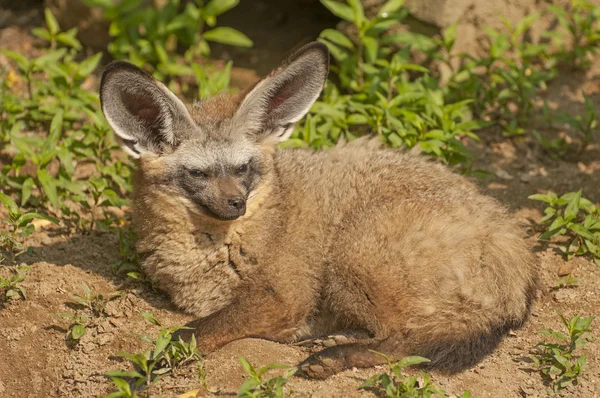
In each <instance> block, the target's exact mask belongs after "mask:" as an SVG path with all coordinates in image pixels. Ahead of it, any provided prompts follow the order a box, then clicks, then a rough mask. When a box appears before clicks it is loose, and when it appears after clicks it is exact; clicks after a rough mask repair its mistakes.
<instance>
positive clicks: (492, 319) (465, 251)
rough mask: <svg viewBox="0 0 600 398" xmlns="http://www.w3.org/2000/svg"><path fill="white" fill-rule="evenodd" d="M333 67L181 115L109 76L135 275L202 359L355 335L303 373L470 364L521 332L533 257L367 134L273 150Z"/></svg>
mask: <svg viewBox="0 0 600 398" xmlns="http://www.w3.org/2000/svg"><path fill="white" fill-rule="evenodd" d="M328 72H329V52H328V49H327V47H326V45H324V44H322V43H319V42H313V43H310V44H307V45H305V46H304V47H302V48H300V49H299V50H298V51H296V52H295V53H294V54H293V55H291V56H290V57H289V58H288V59H287V60H285V61H284V62H283V63H282V64H281V65H280V66H279V67H277V68H276V69H275V70H273V72H271V73H270V74H269V75H268V76H266V77H264V78H263V79H262V80H260V81H259V82H258V83H256V84H254V85H252V86H251V87H249V88H247V89H245V90H243V91H240V92H237V93H233V94H230V93H220V94H217V95H215V96H213V97H211V98H208V99H204V100H200V101H196V102H193V103H192V104H187V103H184V102H183V101H182V100H180V99H179V98H178V97H177V96H176V95H175V94H174V93H173V92H171V91H170V90H169V89H168V88H167V87H166V86H165V85H164V84H163V83H161V82H159V81H157V80H155V79H154V78H153V77H152V76H151V75H149V74H148V73H146V72H145V71H143V70H142V69H140V68H138V67H136V66H134V65H132V64H129V63H127V62H125V61H113V62H112V63H111V64H109V65H108V66H107V67H106V68H105V70H104V72H103V75H102V78H101V83H100V100H101V108H102V111H103V113H104V115H105V118H106V120H107V121H108V123H109V125H110V126H111V128H112V129H113V130H114V132H115V134H116V136H117V137H118V139H119V141H120V144H121V146H122V148H123V149H124V151H125V152H127V153H128V154H129V155H131V156H132V157H133V158H134V159H135V160H134V161H135V163H136V172H135V177H134V180H133V186H134V189H133V195H132V196H133V197H132V209H133V221H134V226H135V231H136V233H137V243H136V248H137V251H138V253H139V255H140V258H141V259H142V268H143V270H144V272H145V273H146V274H147V275H148V276H149V277H150V278H151V279H152V280H153V281H154V282H155V283H156V284H157V285H158V287H159V288H160V289H161V290H163V291H164V292H166V294H167V295H168V296H169V297H170V299H171V300H172V302H173V303H174V305H175V306H176V307H178V308H179V309H181V310H183V311H185V312H187V313H190V314H192V315H193V316H194V319H195V320H194V321H193V322H191V323H190V326H191V327H192V328H193V330H192V332H191V333H193V334H194V336H195V337H196V339H197V341H198V343H197V344H198V347H199V349H200V350H201V351H202V352H204V353H209V352H212V351H215V350H217V349H219V348H221V347H222V346H224V345H226V344H227V343H229V342H232V341H234V340H238V339H244V338H260V339H266V340H271V341H275V342H280V343H293V342H298V341H301V340H306V339H316V338H318V337H322V336H327V335H330V334H331V333H335V332H340V331H347V330H356V331H360V332H363V333H364V338H360V339H357V340H356V341H353V342H349V343H348V344H339V345H336V346H333V347H327V348H324V349H322V350H321V351H319V352H315V353H313V354H311V355H309V356H308V357H307V358H306V359H305V360H304V361H302V362H301V363H300V364H298V366H299V370H300V372H301V373H300V374H301V375H304V376H306V377H309V378H316V379H324V378H327V377H329V376H331V375H334V374H336V373H338V372H341V371H343V370H345V369H349V368H354V367H357V368H363V367H371V366H374V365H378V364H382V363H385V361H386V360H385V359H384V358H383V357H382V356H380V355H379V354H378V353H383V354H385V355H387V356H388V357H389V358H390V359H400V358H402V357H405V356H409V355H419V356H422V357H425V358H428V359H429V360H430V362H429V363H428V365H427V366H429V367H431V368H432V369H438V370H439V371H440V372H446V373H450V374H452V373H456V372H460V371H462V370H465V369H468V368H469V367H472V366H474V365H476V364H477V363H479V362H480V361H481V360H482V359H483V358H485V357H486V356H488V355H489V354H491V353H492V352H493V351H494V350H495V349H496V348H497V346H498V345H499V344H500V342H501V341H502V339H503V338H504V336H505V335H506V334H507V333H508V332H509V331H510V330H513V329H517V328H519V327H521V326H522V325H523V324H524V323H525V322H526V320H527V318H528V316H529V314H530V312H531V307H532V304H533V302H534V299H535V297H536V291H537V285H538V276H537V265H536V259H535V256H534V255H533V253H532V251H531V249H530V247H529V246H528V244H527V243H526V241H525V239H524V238H523V236H522V232H521V231H520V229H521V228H520V226H519V225H518V223H517V222H516V220H514V217H511V216H510V214H509V211H508V210H507V209H506V208H505V207H504V206H502V205H501V204H499V202H497V201H496V200H495V199H493V198H491V197H489V196H487V195H484V194H482V193H481V192H480V190H479V188H478V187H477V186H476V185H475V184H474V183H472V182H470V181H469V180H468V179H467V178H466V177H464V176H463V175H460V174H458V173H456V172H453V171H452V170H450V168H448V167H447V166H445V165H442V164H439V163H437V162H434V161H432V160H430V159H428V158H426V157H425V156H422V155H419V154H415V153H410V152H406V151H402V150H399V149H391V148H389V147H387V146H386V145H384V144H383V143H382V142H381V140H379V139H377V138H376V137H374V138H373V137H371V138H369V137H367V138H359V139H356V140H353V141H349V142H348V141H346V142H340V143H338V144H337V145H336V146H334V147H332V148H329V149H325V150H321V151H314V150H310V149H301V148H299V149H280V148H279V145H278V144H279V143H281V142H283V141H285V140H286V139H288V138H289V137H290V136H291V134H292V132H293V129H294V125H295V124H296V123H297V122H298V121H299V120H301V119H302V118H303V117H304V116H305V115H306V114H307V113H308V112H309V110H310V108H311V107H312V105H313V104H314V103H315V101H316V100H317V99H318V97H319V95H320V93H321V91H322V89H323V88H324V85H325V83H326V81H327V78H328ZM188 337H191V335H189V336H188Z"/></svg>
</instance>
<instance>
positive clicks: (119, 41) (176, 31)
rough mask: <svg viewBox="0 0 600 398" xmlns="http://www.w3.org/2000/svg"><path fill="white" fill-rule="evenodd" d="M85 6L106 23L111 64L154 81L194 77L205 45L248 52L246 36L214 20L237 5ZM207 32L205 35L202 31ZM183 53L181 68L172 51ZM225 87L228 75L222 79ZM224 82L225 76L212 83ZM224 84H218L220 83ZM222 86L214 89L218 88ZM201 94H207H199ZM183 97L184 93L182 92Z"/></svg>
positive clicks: (230, 0) (100, 1)
mask: <svg viewBox="0 0 600 398" xmlns="http://www.w3.org/2000/svg"><path fill="white" fill-rule="evenodd" d="M83 2H84V3H86V4H87V5H89V6H92V7H99V8H101V9H102V10H103V13H104V16H105V18H106V19H108V20H109V21H110V23H111V24H110V28H109V34H110V35H111V37H112V38H113V41H112V42H111V43H110V44H109V46H108V51H109V52H110V53H111V55H112V56H113V57H114V58H115V59H127V60H128V61H130V62H132V63H134V64H135V65H137V66H139V67H141V68H150V70H149V72H151V73H153V75H154V77H156V78H157V79H159V80H167V81H168V80H170V79H171V78H173V77H181V76H193V75H196V77H197V78H198V79H199V83H200V84H201V83H203V82H205V80H203V78H201V77H200V76H199V75H200V74H201V73H202V69H201V68H199V67H198V68H191V67H189V66H187V65H188V64H194V63H195V61H197V58H198V57H201V58H204V57H208V56H209V55H210V46H209V44H208V43H209V42H214V43H222V44H227V45H232V46H237V47H252V45H253V43H252V40H250V39H249V38H248V37H247V36H246V35H244V34H243V33H241V32H239V31H238V30H236V29H233V28H230V27H226V26H219V27H215V25H216V23H217V17H219V16H220V15H221V14H223V13H224V12H226V11H229V10H230V9H232V8H234V7H236V6H237V5H238V3H239V0H210V1H208V2H206V1H204V0H194V1H189V2H186V3H185V7H182V4H181V2H180V0H171V1H168V2H165V3H164V5H163V6H162V7H160V8H159V6H155V5H154V4H152V5H148V6H141V3H142V1H141V0H125V1H114V0H83ZM206 26H208V27H209V28H210V29H209V30H206V29H205V28H206ZM178 47H183V48H185V49H186V50H185V54H184V62H178V61H179V60H178V58H179V57H178V56H177V55H176V50H177V48H178ZM226 75H227V81H228V76H229V71H227V73H226ZM220 79H224V76H221V77H217V78H216V80H220ZM221 81H223V80H221ZM221 87H222V85H219V88H221ZM201 90H206V88H204V89H201ZM183 91H187V90H185V89H184V90H183Z"/></svg>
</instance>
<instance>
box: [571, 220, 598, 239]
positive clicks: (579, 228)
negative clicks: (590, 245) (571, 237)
mask: <svg viewBox="0 0 600 398" xmlns="http://www.w3.org/2000/svg"><path fill="white" fill-rule="evenodd" d="M569 228H570V229H571V230H573V231H574V232H575V233H577V235H579V236H582V237H584V238H585V239H587V240H589V241H591V242H593V241H594V239H595V237H594V235H593V234H592V233H591V232H590V231H589V230H588V229H587V228H586V227H584V226H583V225H581V224H573V225H571V226H570V227H569Z"/></svg>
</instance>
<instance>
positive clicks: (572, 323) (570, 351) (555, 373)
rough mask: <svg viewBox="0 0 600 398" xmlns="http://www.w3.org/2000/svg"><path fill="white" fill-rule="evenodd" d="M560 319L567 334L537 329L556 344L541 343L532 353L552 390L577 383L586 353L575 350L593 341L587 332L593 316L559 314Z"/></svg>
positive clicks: (589, 331)
mask: <svg viewBox="0 0 600 398" xmlns="http://www.w3.org/2000/svg"><path fill="white" fill-rule="evenodd" d="M560 319H561V321H562V323H563V325H564V326H565V329H566V330H567V334H564V333H562V332H559V331H555V330H553V329H545V330H542V331H540V333H541V334H543V335H545V336H550V337H552V338H554V339H555V340H556V341H558V343H548V342H545V341H543V342H540V343H539V344H538V345H537V346H536V347H535V351H534V353H533V355H532V356H531V359H532V360H533V362H534V363H535V364H536V365H537V367H538V368H539V370H540V372H541V374H542V376H543V377H544V378H545V379H546V380H547V381H548V382H549V383H550V384H551V386H552V390H553V391H554V392H558V391H561V390H563V389H565V388H567V387H569V386H571V385H573V384H577V380H578V379H579V377H580V376H581V373H582V372H583V369H584V367H585V363H586V359H587V357H586V355H585V354H584V355H577V354H575V351H576V350H578V349H579V348H581V347H582V346H583V345H585V344H587V343H588V342H591V341H593V340H592V339H591V338H590V337H587V336H586V335H587V334H588V333H591V331H592V329H591V328H590V325H591V323H592V321H593V320H594V317H582V315H575V316H574V317H573V318H571V319H570V320H567V319H566V318H565V317H564V316H563V315H562V314H560Z"/></svg>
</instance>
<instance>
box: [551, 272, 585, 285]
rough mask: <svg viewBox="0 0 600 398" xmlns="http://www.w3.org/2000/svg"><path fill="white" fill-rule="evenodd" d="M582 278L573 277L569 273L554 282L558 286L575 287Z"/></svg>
mask: <svg viewBox="0 0 600 398" xmlns="http://www.w3.org/2000/svg"><path fill="white" fill-rule="evenodd" d="M582 279H583V278H575V277H574V276H573V275H571V274H569V275H567V276H564V277H562V278H560V279H559V280H558V281H557V282H556V287H558V288H569V287H576V286H577V285H578V284H579V282H581V280H582Z"/></svg>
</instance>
